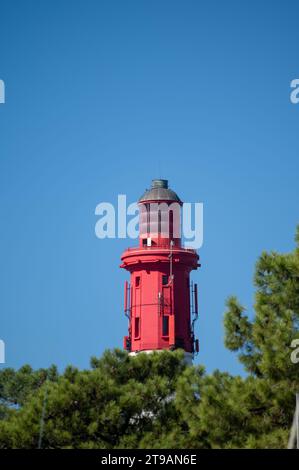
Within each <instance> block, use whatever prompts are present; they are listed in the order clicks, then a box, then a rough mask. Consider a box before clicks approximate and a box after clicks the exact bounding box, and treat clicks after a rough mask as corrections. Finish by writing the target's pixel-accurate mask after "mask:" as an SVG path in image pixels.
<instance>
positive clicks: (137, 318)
mask: <svg viewBox="0 0 299 470" xmlns="http://www.w3.org/2000/svg"><path fill="white" fill-rule="evenodd" d="M134 326H135V328H134V330H135V331H134V336H135V339H137V338H139V336H140V318H139V317H136V318H135V325H134Z"/></svg>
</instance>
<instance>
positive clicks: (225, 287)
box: [0, 0, 299, 373]
mask: <svg viewBox="0 0 299 470" xmlns="http://www.w3.org/2000/svg"><path fill="white" fill-rule="evenodd" d="M298 44H299V7H298V2H296V1H270V0H269V1H257V0H256V1H253V0H251V1H242V2H239V1H220V0H218V1H215V2H208V1H205V2H200V1H189V0H184V1H182V0H181V1H174V0H171V1H165V0H159V1H151V2H149V1H143V0H138V1H124V0H119V1H113V0H109V1H98V0H97V1H96V0H94V1H93V0H88V1H86V0H85V1H82V0H77V1H66V0H64V1H54V0H51V1H49V0H48V1H43V2H41V1H37V0H35V1H30V0H26V1H14V0H11V1H9V2H1V4H0V79H3V80H4V81H5V84H6V104H5V105H0V191H1V197H0V210H1V232H0V233H1V236H0V262H1V272H0V338H2V339H3V340H4V341H5V342H6V355H7V358H6V359H7V361H6V366H11V367H19V366H20V365H22V364H24V363H30V364H32V365H33V366H34V367H41V366H48V365H50V364H51V363H56V364H58V365H59V367H60V368H63V367H64V366H65V365H67V364H74V365H77V366H79V367H87V366H88V364H89V358H90V356H91V355H100V354H101V353H102V352H103V351H104V349H106V348H113V347H115V346H118V347H121V346H122V337H123V335H124V334H125V333H126V329H127V322H126V319H125V318H124V315H123V309H122V305H123V282H124V280H125V278H126V273H125V272H123V271H122V270H121V269H119V264H120V255H121V253H122V250H123V249H124V248H125V247H126V246H128V245H130V244H132V242H131V241H130V240H106V241H100V240H98V239H97V238H96V237H95V234H94V226H95V222H96V220H97V218H96V217H95V215H94V210H95V207H96V205H97V204H98V203H99V202H101V201H111V202H115V201H116V198H117V194H119V193H120V194H127V196H128V199H129V201H130V202H133V201H134V200H136V198H137V197H138V196H140V194H142V192H143V191H144V189H145V188H146V187H148V185H149V184H150V180H151V179H152V178H155V177H165V178H167V179H169V181H170V185H171V187H173V189H175V190H176V191H177V192H178V194H179V195H180V197H181V198H182V199H183V200H185V201H203V203H204V208H205V209H204V210H205V214H204V246H203V247H202V249H201V250H200V255H201V261H202V269H201V270H200V272H196V273H195V274H194V276H193V279H194V280H195V281H197V282H198V284H199V289H200V296H199V299H200V300H199V302H200V321H199V322H198V326H197V332H198V336H199V338H200V343H201V352H200V356H199V357H198V358H197V360H196V361H197V362H201V363H203V364H205V365H206V367H207V369H208V371H211V370H213V369H215V368H220V369H222V370H228V371H230V372H232V373H239V372H240V371H241V370H242V369H241V366H239V364H238V362H237V359H236V357H235V356H234V355H233V354H231V353H229V352H228V351H226V350H225V348H224V346H223V328H222V317H223V312H224V303H225V299H226V297H227V296H228V295H230V294H236V295H238V296H239V298H240V300H241V301H242V302H243V303H244V304H245V305H246V306H247V307H248V308H249V311H250V312H251V311H252V304H253V293H254V290H253V287H252V276H253V272H254V264H255V261H256V258H257V256H258V255H259V254H260V252H261V251H262V250H264V249H269V250H270V249H274V250H281V251H287V250H291V249H292V248H293V246H294V243H293V237H294V231H295V226H296V224H297V222H298V207H299V205H298V202H299V198H298V193H299V188H298V170H299V163H298V157H299V137H298V126H299V105H293V104H291V103H290V99H289V95H290V82H291V80H293V79H295V78H299V57H298Z"/></svg>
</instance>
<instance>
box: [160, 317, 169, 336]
mask: <svg viewBox="0 0 299 470" xmlns="http://www.w3.org/2000/svg"><path fill="white" fill-rule="evenodd" d="M162 335H163V336H168V335H169V316H168V315H163V324H162Z"/></svg>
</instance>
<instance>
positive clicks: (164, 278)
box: [162, 274, 168, 286]
mask: <svg viewBox="0 0 299 470" xmlns="http://www.w3.org/2000/svg"><path fill="white" fill-rule="evenodd" d="M167 284H168V276H167V275H166V274H163V275H162V285H163V286H167Z"/></svg>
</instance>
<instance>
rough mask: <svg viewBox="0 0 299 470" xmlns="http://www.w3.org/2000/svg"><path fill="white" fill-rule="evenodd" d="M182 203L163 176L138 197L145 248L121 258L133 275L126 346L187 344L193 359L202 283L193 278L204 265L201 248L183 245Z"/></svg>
mask: <svg viewBox="0 0 299 470" xmlns="http://www.w3.org/2000/svg"><path fill="white" fill-rule="evenodd" d="M182 204H183V203H182V201H181V200H180V198H179V197H178V195H177V194H176V193H175V192H174V191H172V190H171V189H170V188H168V181H167V180H162V179H155V180H153V181H152V186H151V189H149V190H146V191H145V193H144V194H143V196H142V197H141V198H140V199H139V201H138V206H139V246H138V247H134V248H128V249H127V250H126V251H125V252H124V253H123V254H122V257H121V259H122V264H121V268H124V269H126V270H127V271H129V273H130V282H127V281H126V282H125V301H124V310H125V314H126V315H127V317H128V321H129V328H128V335H127V336H125V337H124V348H125V349H126V350H127V351H129V352H130V353H131V354H137V353H138V352H141V351H143V352H151V351H157V350H163V349H168V350H174V349H178V348H181V349H183V350H184V351H185V354H186V359H187V361H189V362H191V360H192V358H193V355H194V353H195V352H198V340H196V339H195V335H194V323H195V321H196V319H197V316H198V309H197V285H196V284H193V283H191V282H190V272H191V271H192V270H193V269H197V268H198V267H199V266H200V265H199V264H198V260H199V257H198V255H197V253H196V251H195V250H193V249H190V248H184V247H183V246H182V244H181V233H180V232H181V230H180V229H181V208H182Z"/></svg>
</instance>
